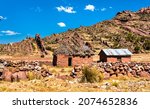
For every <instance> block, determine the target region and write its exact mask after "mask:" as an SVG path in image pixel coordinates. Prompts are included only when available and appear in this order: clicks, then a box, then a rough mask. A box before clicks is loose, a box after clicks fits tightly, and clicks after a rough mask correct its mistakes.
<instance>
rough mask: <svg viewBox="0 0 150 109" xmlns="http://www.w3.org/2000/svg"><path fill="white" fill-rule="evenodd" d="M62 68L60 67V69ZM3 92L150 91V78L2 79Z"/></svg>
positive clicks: (0, 88) (1, 89)
mask: <svg viewBox="0 0 150 109" xmlns="http://www.w3.org/2000/svg"><path fill="white" fill-rule="evenodd" d="M59 70H60V69H59ZM68 75H69V74H68ZM0 91H1V92H139V91H142V92H150V80H147V79H145V78H128V77H125V78H124V79H122V77H118V78H115V79H113V78H112V79H109V80H103V81H102V82H97V83H80V82H79V79H78V78H75V79H73V78H71V79H68V78H66V79H60V78H57V77H55V76H52V77H47V78H44V79H33V80H30V81H20V82H13V83H10V82H4V81H0Z"/></svg>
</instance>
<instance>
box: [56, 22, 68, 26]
mask: <svg viewBox="0 0 150 109" xmlns="http://www.w3.org/2000/svg"><path fill="white" fill-rule="evenodd" d="M57 25H58V26H60V27H66V24H65V23H64V22H59V23H57Z"/></svg>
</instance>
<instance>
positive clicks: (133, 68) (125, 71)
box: [96, 62, 150, 78]
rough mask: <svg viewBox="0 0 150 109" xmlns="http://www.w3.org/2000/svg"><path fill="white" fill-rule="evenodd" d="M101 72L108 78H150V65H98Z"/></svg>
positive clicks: (132, 63) (106, 63)
mask: <svg viewBox="0 0 150 109" xmlns="http://www.w3.org/2000/svg"><path fill="white" fill-rule="evenodd" d="M96 66H97V67H98V68H99V70H101V71H102V72H104V75H105V77H106V78H109V77H111V76H123V75H127V76H129V77H130V76H134V77H148V78H150V63H135V62H131V63H121V62H118V63H108V62H104V63H98V64H97V65H96Z"/></svg>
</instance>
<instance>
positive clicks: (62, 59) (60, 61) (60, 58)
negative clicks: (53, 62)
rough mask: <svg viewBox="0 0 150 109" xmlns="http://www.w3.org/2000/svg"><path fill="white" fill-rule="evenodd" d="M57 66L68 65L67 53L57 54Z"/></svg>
mask: <svg viewBox="0 0 150 109" xmlns="http://www.w3.org/2000/svg"><path fill="white" fill-rule="evenodd" d="M57 66H62V67H65V66H68V56H67V55H57Z"/></svg>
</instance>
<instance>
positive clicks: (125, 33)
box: [0, 7, 150, 55]
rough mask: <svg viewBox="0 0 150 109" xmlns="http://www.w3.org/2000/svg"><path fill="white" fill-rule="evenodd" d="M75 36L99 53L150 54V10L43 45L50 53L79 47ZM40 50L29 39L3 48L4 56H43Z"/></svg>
mask: <svg viewBox="0 0 150 109" xmlns="http://www.w3.org/2000/svg"><path fill="white" fill-rule="evenodd" d="M74 33H75V34H77V36H79V39H80V40H78V43H83V42H85V43H87V44H88V45H90V46H91V48H93V50H94V51H95V53H98V52H99V51H100V49H102V48H128V49H129V50H131V51H132V52H137V53H138V52H150V7H148V8H142V9H141V10H139V11H137V12H131V11H123V12H118V13H117V14H116V16H115V17H114V18H113V19H112V20H107V21H103V22H100V23H97V24H95V25H92V26H88V27H83V26H81V27H79V28H76V29H70V30H68V31H67V32H64V33H60V34H53V35H51V36H47V37H45V38H44V39H43V42H42V43H43V45H44V46H45V49H46V50H49V51H53V50H54V49H55V48H58V47H60V46H62V45H63V44H64V42H68V41H69V42H68V43H69V44H68V45H67V46H70V45H72V46H73V45H75V44H76V43H77V42H76V40H75V39H74V37H72V36H71V34H74ZM40 48H41V47H38V44H37V42H36V41H35V39H33V38H27V39H26V40H23V41H22V42H18V43H13V44H6V45H0V54H7V55H13V54H22V55H27V54H34V53H36V54H37V53H41V50H40ZM76 49H77V48H76Z"/></svg>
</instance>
